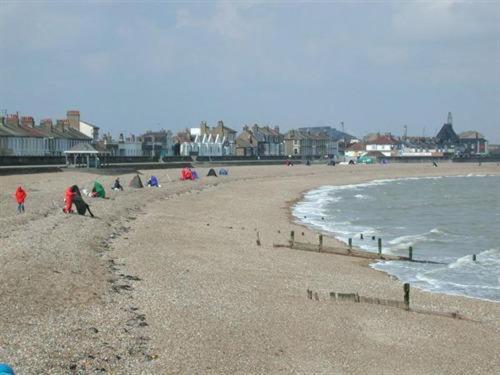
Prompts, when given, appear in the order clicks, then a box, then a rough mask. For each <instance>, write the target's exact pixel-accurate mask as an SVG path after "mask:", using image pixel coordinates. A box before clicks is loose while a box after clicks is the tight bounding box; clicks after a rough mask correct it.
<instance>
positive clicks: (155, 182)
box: [147, 176, 161, 187]
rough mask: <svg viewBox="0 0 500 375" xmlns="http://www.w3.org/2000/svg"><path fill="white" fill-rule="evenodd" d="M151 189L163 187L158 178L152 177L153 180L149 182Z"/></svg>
mask: <svg viewBox="0 0 500 375" xmlns="http://www.w3.org/2000/svg"><path fill="white" fill-rule="evenodd" d="M147 185H148V186H149V187H161V185H160V183H159V182H158V178H157V177H156V176H151V178H150V179H149V180H148V184H147Z"/></svg>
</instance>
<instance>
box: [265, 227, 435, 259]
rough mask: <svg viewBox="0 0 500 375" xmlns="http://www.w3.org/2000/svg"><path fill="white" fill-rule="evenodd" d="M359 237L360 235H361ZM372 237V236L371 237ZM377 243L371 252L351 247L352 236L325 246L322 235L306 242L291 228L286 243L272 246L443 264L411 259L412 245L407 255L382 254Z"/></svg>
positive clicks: (379, 244)
mask: <svg viewBox="0 0 500 375" xmlns="http://www.w3.org/2000/svg"><path fill="white" fill-rule="evenodd" d="M361 238H363V237H362V235H361ZM373 239H374V238H373ZM377 244H378V252H377V253H372V252H369V251H363V250H359V249H354V248H353V247H352V238H349V242H348V245H347V247H339V246H325V245H324V243H323V235H322V234H319V235H318V243H316V244H315V243H308V242H298V241H295V232H294V231H293V230H292V231H291V232H290V239H289V240H288V243H286V244H280V243H273V247H275V248H288V249H294V250H302V251H310V252H314V253H326V254H336V255H344V256H351V257H357V258H365V259H373V260H401V261H407V262H415V263H428V264H444V263H441V262H435V261H431V260H421V259H418V260H417V259H413V247H411V246H410V247H409V248H408V256H407V257H405V256H401V255H393V254H384V253H383V248H382V239H381V238H379V239H378V241H377Z"/></svg>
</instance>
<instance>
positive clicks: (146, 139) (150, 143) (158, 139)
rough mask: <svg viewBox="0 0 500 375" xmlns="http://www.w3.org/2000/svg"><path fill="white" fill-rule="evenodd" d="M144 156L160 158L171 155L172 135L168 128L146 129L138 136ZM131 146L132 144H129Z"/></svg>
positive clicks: (172, 152)
mask: <svg viewBox="0 0 500 375" xmlns="http://www.w3.org/2000/svg"><path fill="white" fill-rule="evenodd" d="M140 139H141V140H142V152H143V155H144V156H152V157H155V158H158V159H159V158H162V157H164V156H171V155H173V154H174V151H173V137H172V132H171V131H170V130H165V129H162V130H160V131H147V132H146V133H144V134H142V135H141V136H140ZM131 147H132V146H131Z"/></svg>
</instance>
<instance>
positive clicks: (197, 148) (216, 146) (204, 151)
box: [181, 134, 229, 156]
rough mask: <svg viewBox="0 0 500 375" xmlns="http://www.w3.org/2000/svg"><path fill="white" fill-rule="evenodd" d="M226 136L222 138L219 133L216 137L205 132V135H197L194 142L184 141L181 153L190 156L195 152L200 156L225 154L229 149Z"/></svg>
mask: <svg viewBox="0 0 500 375" xmlns="http://www.w3.org/2000/svg"><path fill="white" fill-rule="evenodd" d="M225 144H227V142H226V140H225V137H222V138H220V137H219V135H216V136H215V139H214V137H213V136H212V134H208V135H207V134H205V135H203V136H201V135H199V134H198V135H196V137H195V139H194V141H193V142H183V143H182V144H181V155H183V156H189V155H191V154H193V153H195V154H197V155H198V156H223V155H226V154H227V153H228V152H229V150H228V146H225Z"/></svg>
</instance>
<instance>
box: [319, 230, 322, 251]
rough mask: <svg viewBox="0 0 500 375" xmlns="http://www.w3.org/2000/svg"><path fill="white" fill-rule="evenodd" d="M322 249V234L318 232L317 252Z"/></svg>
mask: <svg viewBox="0 0 500 375" xmlns="http://www.w3.org/2000/svg"><path fill="white" fill-rule="evenodd" d="M322 249H323V235H322V234H320V235H319V248H318V252H321V250H322Z"/></svg>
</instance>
